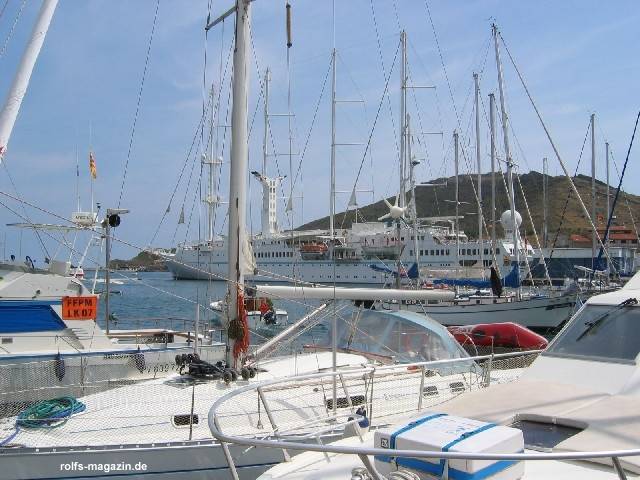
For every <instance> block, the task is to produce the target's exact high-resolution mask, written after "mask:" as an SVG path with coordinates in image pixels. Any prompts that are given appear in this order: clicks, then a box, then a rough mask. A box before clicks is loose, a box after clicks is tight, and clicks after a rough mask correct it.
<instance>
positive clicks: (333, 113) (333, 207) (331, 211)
mask: <svg viewBox="0 0 640 480" xmlns="http://www.w3.org/2000/svg"><path fill="white" fill-rule="evenodd" d="M331 70H332V76H331V192H330V197H329V232H330V235H331V239H332V240H333V238H334V236H335V225H334V221H335V218H334V217H335V214H336V49H335V47H334V48H333V51H332V52H331Z"/></svg>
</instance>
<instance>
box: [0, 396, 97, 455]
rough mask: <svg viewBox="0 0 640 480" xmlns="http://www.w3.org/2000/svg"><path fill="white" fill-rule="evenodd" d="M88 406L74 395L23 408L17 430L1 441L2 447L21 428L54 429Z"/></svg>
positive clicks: (16, 425) (17, 420)
mask: <svg viewBox="0 0 640 480" xmlns="http://www.w3.org/2000/svg"><path fill="white" fill-rule="evenodd" d="M86 408H87V406H86V405H85V404H84V403H82V402H81V401H79V400H77V399H76V398H74V397H59V398H53V399H51V400H43V401H41V402H38V403H36V404H34V405H31V406H30V407H27V408H25V409H24V410H22V411H21V412H20V413H19V414H18V417H17V418H16V423H15V430H14V432H13V433H12V434H11V435H9V436H8V437H7V438H5V439H4V440H2V441H0V447H2V446H4V445H6V444H8V443H9V442H11V440H13V439H14V438H15V437H16V436H17V435H18V433H19V432H20V429H21V428H24V429H34V428H44V429H52V428H57V427H61V426H62V425H64V424H65V423H67V422H68V421H69V419H70V418H71V416H72V415H75V414H76V413H80V412H84V411H85V410H86Z"/></svg>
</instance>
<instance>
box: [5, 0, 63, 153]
mask: <svg viewBox="0 0 640 480" xmlns="http://www.w3.org/2000/svg"><path fill="white" fill-rule="evenodd" d="M57 5H58V0H44V1H43V2H42V6H41V7H40V13H39V14H38V18H37V20H36V23H35V25H34V26H33V31H32V32H31V38H30V39H29V43H27V46H26V48H25V50H24V53H23V54H22V58H21V59H20V65H18V70H17V72H16V75H15V77H14V78H13V83H12V84H11V88H10V89H9V92H8V94H7V98H6V100H5V103H4V106H3V107H2V111H0V162H2V158H3V157H4V154H5V152H6V151H7V146H8V144H9V138H10V137H11V132H12V131H13V126H14V125H15V123H16V118H17V117H18V112H19V111H20V106H21V105H22V99H23V98H24V96H25V95H26V93H27V88H28V87H29V80H30V79H31V73H32V72H33V67H34V66H35V64H36V60H37V59H38V55H39V54H40V50H41V48H42V44H43V43H44V38H45V36H46V35H47V30H49V25H50V24H51V19H52V18H53V13H54V12H55V10H56V6H57Z"/></svg>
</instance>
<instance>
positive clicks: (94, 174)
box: [89, 151, 98, 180]
mask: <svg viewBox="0 0 640 480" xmlns="http://www.w3.org/2000/svg"><path fill="white" fill-rule="evenodd" d="M89 172H90V173H91V178H93V179H94V180H95V179H96V178H98V171H97V170H96V157H94V156H93V152H92V151H89Z"/></svg>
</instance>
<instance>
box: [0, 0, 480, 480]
mask: <svg viewBox="0 0 640 480" xmlns="http://www.w3.org/2000/svg"><path fill="white" fill-rule="evenodd" d="M233 14H235V15H236V22H235V24H236V32H235V33H236V34H235V39H236V45H235V51H234V72H235V73H234V77H233V78H234V88H233V100H234V101H233V114H232V154H231V158H232V161H231V180H230V184H231V185H230V204H231V205H232V212H231V215H230V221H229V235H228V258H234V259H235V261H234V262H230V263H229V271H228V272H227V277H228V289H229V290H228V298H229V302H228V309H229V324H228V325H227V331H228V332H229V337H230V339H233V340H234V342H228V343H227V344H226V345H225V347H226V348H225V351H224V352H223V353H224V357H225V359H226V363H225V362H222V361H221V362H218V363H216V364H213V363H210V362H205V361H203V359H202V358H200V357H199V356H198V355H197V354H196V353H190V354H181V355H179V356H178V357H177V358H176V364H177V366H178V367H179V369H180V374H178V375H169V376H168V377H163V378H158V379H156V380H153V381H149V382H143V383H137V384H134V385H130V383H131V382H130V381H129V380H128V379H125V380H105V381H106V382H109V383H110V385H111V387H120V388H111V389H110V390H108V391H106V392H98V393H93V392H95V391H96V388H92V387H87V386H86V385H84V384H83V379H82V378H80V379H79V380H78V382H77V384H76V385H77V386H78V387H81V388H82V392H83V393H84V395H83V396H81V397H80V398H78V399H69V398H66V399H59V398H58V399H54V398H53V397H56V396H57V395H56V393H58V390H57V389H56V388H55V387H53V388H47V387H42V388H41V389H40V390H41V395H43V396H44V395H48V398H49V401H47V402H46V403H45V404H37V405H36V406H35V407H28V408H27V409H22V410H21V408H22V407H24V404H20V405H17V406H13V407H11V408H9V407H6V408H5V409H4V410H3V414H2V415H0V417H2V420H0V436H1V437H2V439H1V440H0V458H2V459H3V460H5V462H3V465H4V466H5V467H6V468H5V469H3V474H6V475H8V476H9V477H10V478H14V479H51V478H65V479H67V478H73V477H79V478H100V479H106V478H114V477H120V476H121V475H126V476H127V477H128V478H144V479H145V480H148V479H154V478H155V479H160V478H162V479H169V478H171V479H181V478H185V479H187V478H188V479H190V480H192V479H198V478H202V479H204V478H207V479H211V478H226V477H227V476H228V474H229V467H228V459H229V458H230V457H231V456H232V457H233V458H234V459H235V461H236V462H237V464H238V466H239V470H240V472H241V476H242V477H243V478H247V479H248V478H255V476H256V475H257V473H259V472H260V471H262V470H264V469H265V468H267V467H268V466H269V465H272V464H274V463H277V462H279V461H280V460H281V458H282V457H281V454H280V453H279V452H277V451H274V450H270V449H258V450H254V449H251V450H249V451H245V450H244V449H236V448H230V449H228V448H226V447H225V446H223V445H221V444H220V443H219V442H216V441H215V440H213V439H212V438H211V436H210V434H209V432H208V429H207V428H206V425H205V422H204V418H205V416H206V412H207V411H208V409H209V407H210V405H211V402H212V401H213V400H214V399H215V398H219V397H221V396H223V395H224V394H226V393H228V392H230V391H232V390H234V389H236V388H239V387H240V386H241V385H246V384H252V383H255V382H256V381H257V380H258V379H262V378H265V377H266V378H282V377H286V376H289V375H291V374H294V373H300V372H303V373H305V372H314V373H317V372H319V371H322V370H324V369H327V368H331V369H333V370H336V369H337V367H342V366H345V367H353V366H361V365H363V364H369V363H370V362H371V360H370V358H369V357H368V356H367V355H366V353H367V351H366V349H364V350H363V351H362V352H361V353H356V354H354V353H339V352H338V351H337V348H336V342H337V340H338V337H337V328H335V327H336V326H337V315H341V314H342V313H341V312H342V309H341V308H338V307H336V308H332V309H331V314H332V315H333V318H332V320H333V324H334V332H336V333H335V335H334V336H333V338H334V339H335V342H334V348H333V351H332V352H317V353H307V354H301V355H296V356H285V357H282V358H275V359H273V360H259V361H257V362H256V361H255V360H252V361H251V362H250V363H247V364H245V365H244V366H242V368H238V369H233V368H230V367H229V365H233V364H236V362H238V363H237V364H238V367H240V366H241V365H242V363H240V362H241V359H242V357H246V353H247V352H246V347H247V345H248V341H247V340H248V330H247V329H246V328H245V321H246V319H245V317H244V312H243V301H242V300H243V295H244V293H245V291H244V275H245V271H246V266H245V265H244V262H243V256H244V253H243V249H244V248H246V245H248V243H247V242H246V240H245V239H246V231H245V225H244V219H245V206H246V191H245V188H246V185H245V181H246V178H247V176H246V173H247V171H246V170H247V161H248V154H247V103H248V88H247V85H248V71H249V68H248V64H249V62H248V49H249V40H248V39H249V25H250V21H251V0H239V1H238V3H237V5H236V6H235V7H233V8H231V9H230V10H228V11H227V12H226V13H225V14H223V15H222V16H221V17H220V18H219V19H218V20H215V21H213V22H212V23H211V24H209V26H208V27H207V28H210V27H211V26H213V25H215V24H216V23H217V22H218V21H220V20H221V19H224V18H226V17H228V16H229V15H233ZM378 293H380V292H378ZM418 293H419V295H417V296H416V292H409V291H407V292H399V293H398V294H397V297H396V298H398V299H400V300H402V299H406V298H407V295H410V296H411V297H412V298H417V299H418V300H424V301H427V300H433V299H436V300H439V299H443V298H447V297H448V296H450V294H449V293H447V292H418ZM323 312H324V315H327V314H328V313H329V309H327V305H326V304H323V305H321V306H320V307H318V308H317V309H316V310H315V311H313V312H311V313H310V314H309V315H307V316H306V317H304V318H301V319H299V320H298V322H297V325H296V327H298V328H299V327H301V326H302V325H304V324H306V323H307V322H310V321H311V320H312V319H313V318H314V317H315V316H317V315H320V314H323ZM355 315H356V316H355V317H353V321H354V322H355V323H353V325H354V327H353V328H354V329H355V327H356V326H357V324H358V322H360V321H363V322H364V320H362V318H365V317H368V316H370V315H382V318H379V319H378V321H379V322H382V323H389V322H387V321H386V320H385V318H386V317H389V318H393V319H394V321H395V322H396V323H397V324H398V325H400V321H401V320H402V321H404V323H405V324H407V325H409V326H410V327H412V330H411V331H410V332H409V331H408V332H407V333H413V334H415V333H416V332H420V333H422V334H424V335H426V336H429V337H431V336H433V337H434V338H435V339H440V340H439V344H438V346H439V349H438V350H437V351H436V350H433V351H430V350H427V351H429V353H430V354H434V353H437V354H438V355H440V356H443V357H446V358H451V357H453V358H460V357H467V355H466V353H465V352H464V351H463V350H462V349H461V347H460V346H459V345H458V344H457V343H456V342H455V340H454V339H453V337H451V335H450V334H449V333H448V332H447V331H446V330H445V329H444V328H442V327H441V326H439V325H438V324H435V323H433V322H431V324H428V323H426V320H425V319H424V317H421V316H418V315H415V314H414V315H413V316H409V317H407V318H404V317H402V316H400V315H399V314H396V313H389V314H377V313H374V312H364V313H363V312H362V311H356V313H355ZM402 315H405V316H406V315H408V314H402ZM347 318H351V317H347ZM288 330H289V329H288ZM353 332H355V330H354V331H353ZM288 333H289V332H288V331H285V332H282V334H281V335H279V336H278V337H276V338H274V339H272V341H271V344H270V345H271V347H274V348H277V347H279V346H281V344H282V337H283V336H284V335H286V334H288ZM391 333H393V332H390V334H391ZM397 333H398V335H399V332H397ZM195 335H196V339H199V335H198V333H197V332H196V334H195ZM350 336H352V334H351V335H350ZM396 337H397V335H396ZM396 337H394V336H391V337H390V338H392V339H393V340H394V341H398V340H399V337H398V338H396ZM373 346H375V347H376V348H378V349H379V346H378V343H377V342H373ZM264 348H265V347H263V349H264ZM389 348H390V350H389V351H391V352H393V351H397V350H398V347H397V346H396V345H391V347H389ZM259 353H260V352H259V351H258V352H254V355H258V354H259ZM383 353H388V351H385V352H383ZM415 354H418V353H415ZM382 356H385V357H387V358H388V361H391V362H393V361H394V358H393V356H392V355H389V354H386V355H382ZM247 360H249V359H248V357H247ZM466 365H467V368H470V369H472V370H473V371H475V366H474V365H473V364H472V363H469V362H467V364H466ZM61 371H62V369H61V368H60V367H57V368H56V365H53V366H51V367H50V371H49V377H51V378H54V377H56V375H58V374H59V373H60V372H61ZM457 375H458V377H456V378H455V383H456V384H455V385H454V387H452V388H455V389H457V391H459V390H460V389H461V388H462V389H464V388H466V386H465V384H464V383H462V384H461V385H460V381H461V378H459V377H460V375H461V374H460V373H459V372H458V373H457ZM24 379H25V381H29V379H31V382H32V383H33V384H34V385H35V386H38V385H39V382H42V379H40V380H34V377H33V376H31V377H27V376H25V377H24ZM95 387H99V385H96V386H95ZM324 388H326V386H325V385H320V386H319V388H318V389H316V390H315V392H313V393H314V395H313V396H310V397H309V398H308V401H307V402H306V404H300V407H299V408H298V409H297V413H296V414H295V416H296V417H297V419H298V420H302V419H304V418H305V417H306V415H307V413H308V412H309V409H311V410H318V409H320V410H321V411H326V409H327V408H328V403H327V402H326V401H322V402H321V403H320V404H318V399H321V398H326V395H325V390H324ZM333 391H334V394H333V396H332V398H331V402H333V405H337V404H338V403H337V402H338V401H339V400H340V399H339V398H338V396H337V394H336V393H335V392H336V387H335V385H334V387H333ZM289 400H290V399H289V398H288V396H287V395H286V393H285V395H284V396H283V397H282V401H284V402H288V401H289ZM252 403H253V401H252ZM52 411H53V412H55V413H50V412H52ZM246 411H247V406H246V405H243V404H242V403H239V404H237V405H236V407H234V409H233V414H232V416H233V417H235V418H236V419H239V418H244V417H245V412H246ZM17 412H19V413H18V414H17V415H16V413H17ZM52 417H55V418H52ZM261 423H262V416H261V415H259V416H257V417H255V425H254V427H255V431H256V432H257V433H258V434H260V430H261ZM54 425H55V428H51V427H53V426H54ZM338 434H339V435H342V432H338ZM332 435H333V433H332V432H327V436H329V437H330V436H332Z"/></svg>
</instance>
